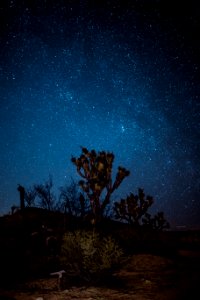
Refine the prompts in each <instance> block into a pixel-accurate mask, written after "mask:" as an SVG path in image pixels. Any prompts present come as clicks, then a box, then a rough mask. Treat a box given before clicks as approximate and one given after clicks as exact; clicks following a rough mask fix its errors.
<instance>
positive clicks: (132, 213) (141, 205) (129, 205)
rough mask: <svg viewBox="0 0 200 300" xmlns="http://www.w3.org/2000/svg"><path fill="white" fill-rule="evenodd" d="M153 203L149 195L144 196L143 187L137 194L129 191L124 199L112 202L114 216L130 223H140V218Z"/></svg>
mask: <svg viewBox="0 0 200 300" xmlns="http://www.w3.org/2000/svg"><path fill="white" fill-rule="evenodd" d="M152 204H153V198H152V197H151V196H145V194H144V191H143V189H140V188H139V189H138V195H134V194H133V193H131V194H130V195H129V196H127V198H126V199H121V201H120V202H115V203H114V212H115V218H116V219H120V220H123V221H127V222H128V223H129V224H131V225H140V219H141V217H142V216H144V214H145V213H146V212H147V210H148V209H149V207H150V206H151V205H152Z"/></svg>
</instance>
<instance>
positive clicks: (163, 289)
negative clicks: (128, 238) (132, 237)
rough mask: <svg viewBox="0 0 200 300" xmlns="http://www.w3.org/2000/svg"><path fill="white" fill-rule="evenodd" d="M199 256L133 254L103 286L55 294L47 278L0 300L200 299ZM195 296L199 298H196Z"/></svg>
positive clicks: (52, 281)
mask: <svg viewBox="0 0 200 300" xmlns="http://www.w3.org/2000/svg"><path fill="white" fill-rule="evenodd" d="M199 267H200V253H199V252H198V253H194V252H187V251H183V252H181V251H180V253H179V256H178V257H177V258H176V259H174V258H173V259H170V258H165V257H161V256H157V255H151V254H137V255H136V254H135V255H133V256H132V257H130V258H129V259H128V261H127V262H126V264H125V265H124V266H123V268H121V269H120V270H119V271H117V272H116V273H115V274H114V276H113V279H112V282H107V283H106V284H104V285H101V286H100V285H98V286H95V285H94V284H93V285H89V284H88V285H87V286H86V285H83V286H80V285H76V283H74V284H73V285H69V286H68V287H67V288H66V287H65V288H64V289H61V290H59V288H58V281H57V279H56V278H54V277H52V276H49V278H43V279H38V280H32V281H29V282H26V283H25V284H23V285H18V286H17V287H16V288H15V289H12V290H11V289H10V290H8V289H7V290H2V291H1V292H0V300H9V299H10V300H11V299H12V300H14V299H15V300H72V299H81V300H93V299H94V300H95V299H96V300H118V299H121V300H122V299H123V300H124V299H126V300H129V299H135V300H184V299H200V298H199V296H200V294H199V290H200V276H199V275H200V269H199ZM198 294H199V295H198Z"/></svg>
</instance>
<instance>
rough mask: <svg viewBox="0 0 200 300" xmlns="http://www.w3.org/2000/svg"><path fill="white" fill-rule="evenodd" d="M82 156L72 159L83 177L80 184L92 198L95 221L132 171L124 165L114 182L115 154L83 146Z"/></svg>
mask: <svg viewBox="0 0 200 300" xmlns="http://www.w3.org/2000/svg"><path fill="white" fill-rule="evenodd" d="M81 149H82V154H81V155H80V157H78V158H75V157H72V159H71V161H72V163H73V164H74V165H75V166H76V168H77V172H78V174H79V175H80V176H81V177H82V180H80V181H79V185H80V187H81V188H82V190H83V191H84V192H85V193H86V195H87V197H88V199H89V200H90V205H91V209H92V212H93V215H94V219H95V221H97V219H98V218H99V217H101V216H102V215H103V213H104V210H105V207H106V206H107V205H108V204H109V202H110V197H111V195H112V193H113V192H114V191H115V190H116V189H117V188H118V187H119V186H120V184H121V183H122V181H123V180H124V178H125V177H127V176H128V175H129V174H130V172H129V171H128V170H126V169H125V168H123V167H118V171H117V174H116V177H115V180H114V182H113V179H112V168H113V161H114V157H115V156H114V154H113V153H110V152H105V151H101V152H96V151H95V150H91V151H89V150H88V149H87V148H83V147H82V148H81Z"/></svg>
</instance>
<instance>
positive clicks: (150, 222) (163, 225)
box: [142, 212, 170, 230]
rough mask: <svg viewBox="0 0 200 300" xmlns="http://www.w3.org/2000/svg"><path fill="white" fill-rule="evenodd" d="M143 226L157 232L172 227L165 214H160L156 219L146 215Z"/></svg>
mask: <svg viewBox="0 0 200 300" xmlns="http://www.w3.org/2000/svg"><path fill="white" fill-rule="evenodd" d="M142 222H143V225H144V226H147V227H149V228H152V229H155V230H164V229H168V228H169V227H170V225H169V223H168V222H167V221H166V219H165V217H164V213H163V212H158V213H157V214H156V215H155V216H154V217H152V216H151V215H150V214H148V213H146V214H145V215H144V218H143V219H142Z"/></svg>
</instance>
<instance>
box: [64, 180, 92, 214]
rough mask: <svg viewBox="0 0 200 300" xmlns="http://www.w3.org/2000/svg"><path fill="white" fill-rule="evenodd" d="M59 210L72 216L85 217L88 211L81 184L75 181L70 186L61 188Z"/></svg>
mask: <svg viewBox="0 0 200 300" xmlns="http://www.w3.org/2000/svg"><path fill="white" fill-rule="evenodd" d="M59 208H60V210H61V211H63V212H64V213H68V214H69V215H71V216H83V215H84V214H85V212H86V210H87V209H88V208H87V204H86V200H85V198H84V196H83V195H82V193H81V191H80V188H79V184H78V183H77V182H75V181H74V180H73V179H72V180H71V183H70V184H69V185H67V184H66V185H65V186H62V187H61V188H60V196H59Z"/></svg>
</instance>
